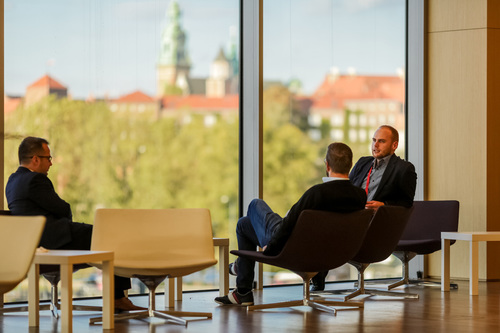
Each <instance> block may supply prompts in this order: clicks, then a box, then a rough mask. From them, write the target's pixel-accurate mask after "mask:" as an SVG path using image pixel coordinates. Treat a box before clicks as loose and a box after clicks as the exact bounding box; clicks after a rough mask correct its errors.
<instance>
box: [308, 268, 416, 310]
mask: <svg viewBox="0 0 500 333" xmlns="http://www.w3.org/2000/svg"><path fill="white" fill-rule="evenodd" d="M349 263H350V264H351V265H353V266H354V267H356V269H357V270H358V281H357V283H355V285H356V286H357V289H344V290H328V291H323V292H320V293H316V295H320V296H324V295H325V294H334V295H341V294H345V293H349V294H347V295H345V296H344V298H343V299H344V301H347V300H350V299H352V298H354V297H356V296H360V295H370V296H392V297H403V298H413V299H418V298H419V296H418V294H411V293H403V292H396V291H388V290H379V289H367V288H365V277H364V272H365V269H366V268H367V267H368V266H369V264H364V263H358V262H349Z"/></svg>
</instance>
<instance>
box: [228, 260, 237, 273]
mask: <svg viewBox="0 0 500 333" xmlns="http://www.w3.org/2000/svg"><path fill="white" fill-rule="evenodd" d="M229 274H231V275H233V276H238V270H237V267H236V261H235V262H232V263H230V264H229Z"/></svg>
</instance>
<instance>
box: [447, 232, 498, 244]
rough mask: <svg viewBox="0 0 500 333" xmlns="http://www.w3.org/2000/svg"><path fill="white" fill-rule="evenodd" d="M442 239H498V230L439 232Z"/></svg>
mask: <svg viewBox="0 0 500 333" xmlns="http://www.w3.org/2000/svg"><path fill="white" fill-rule="evenodd" d="M441 238H442V239H454V240H466V241H472V242H480V241H500V231H462V232H441Z"/></svg>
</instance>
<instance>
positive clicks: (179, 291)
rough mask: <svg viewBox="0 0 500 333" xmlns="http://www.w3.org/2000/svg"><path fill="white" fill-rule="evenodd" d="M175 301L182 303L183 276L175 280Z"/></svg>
mask: <svg viewBox="0 0 500 333" xmlns="http://www.w3.org/2000/svg"><path fill="white" fill-rule="evenodd" d="M175 292H176V294H175V299H176V300H177V301H182V276H178V277H177V278H176V279H175Z"/></svg>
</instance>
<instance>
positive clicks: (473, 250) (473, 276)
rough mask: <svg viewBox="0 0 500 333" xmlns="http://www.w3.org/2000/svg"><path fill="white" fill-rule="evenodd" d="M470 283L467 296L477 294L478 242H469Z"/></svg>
mask: <svg viewBox="0 0 500 333" xmlns="http://www.w3.org/2000/svg"><path fill="white" fill-rule="evenodd" d="M469 259H470V274H469V276H470V281H469V289H470V290H469V294H470V295H478V294H479V288H478V287H479V263H478V261H479V242H473V241H471V242H470V258H469Z"/></svg>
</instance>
